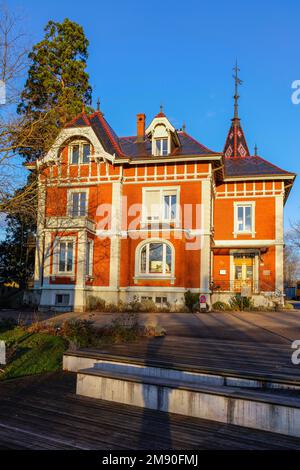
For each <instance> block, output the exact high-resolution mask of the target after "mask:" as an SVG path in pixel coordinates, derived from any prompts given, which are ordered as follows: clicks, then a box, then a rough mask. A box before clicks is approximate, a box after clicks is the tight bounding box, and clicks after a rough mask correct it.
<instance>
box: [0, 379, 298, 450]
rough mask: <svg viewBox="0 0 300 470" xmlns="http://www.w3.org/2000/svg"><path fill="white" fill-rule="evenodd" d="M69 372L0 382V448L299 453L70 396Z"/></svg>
mask: <svg viewBox="0 0 300 470" xmlns="http://www.w3.org/2000/svg"><path fill="white" fill-rule="evenodd" d="M75 379H76V377H75V374H71V373H54V374H46V375H43V376H36V377H27V378H23V379H18V380H13V381H7V382H2V383H0V449H102V450H110V449H111V450H114V449H119V450H125V449H133V450H135V449H151V450H157V449H182V450H187V449H198V450H201V449H220V450H222V449H300V439H297V438H291V437H285V436H281V435H278V434H272V433H266V432H263V431H254V430H250V429H247V428H241V427H238V426H232V425H224V424H221V423H216V422H212V421H206V420H202V419H196V418H187V417H184V416H180V415H174V414H173V415H170V414H167V413H162V412H157V411H151V410H145V409H141V408H137V407H132V406H127V405H120V404H116V403H111V402H105V401H101V400H95V399H91V398H85V397H79V396H76V395H75Z"/></svg>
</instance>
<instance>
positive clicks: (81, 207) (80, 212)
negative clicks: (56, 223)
mask: <svg viewBox="0 0 300 470" xmlns="http://www.w3.org/2000/svg"><path fill="white" fill-rule="evenodd" d="M86 196H87V195H86V192H73V191H72V192H71V211H70V213H71V214H70V215H71V216H72V217H83V216H85V215H86V213H87V210H86V209H87V197H86Z"/></svg>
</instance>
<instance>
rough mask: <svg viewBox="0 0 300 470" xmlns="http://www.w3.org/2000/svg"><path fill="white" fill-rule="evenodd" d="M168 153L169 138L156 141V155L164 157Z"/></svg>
mask: <svg viewBox="0 0 300 470" xmlns="http://www.w3.org/2000/svg"><path fill="white" fill-rule="evenodd" d="M168 153H169V152H168V138H167V137H164V138H159V139H155V155H156V156H161V157H163V156H165V155H168Z"/></svg>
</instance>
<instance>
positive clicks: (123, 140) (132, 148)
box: [119, 131, 217, 158]
mask: <svg viewBox="0 0 300 470" xmlns="http://www.w3.org/2000/svg"><path fill="white" fill-rule="evenodd" d="M177 135H178V138H179V142H180V146H179V147H175V149H174V150H173V152H172V154H171V156H178V157H179V156H184V155H209V154H215V153H217V152H213V151H212V150H210V149H208V148H207V147H205V146H204V145H202V144H200V143H199V142H197V141H196V140H195V139H193V137H191V136H189V135H188V134H186V133H185V132H182V131H178V132H177ZM119 143H120V146H121V149H122V150H123V152H124V153H125V154H126V155H128V156H129V157H131V158H139V157H152V145H151V140H150V139H149V138H147V137H146V138H145V140H144V141H143V142H137V137H136V136H131V137H120V138H119Z"/></svg>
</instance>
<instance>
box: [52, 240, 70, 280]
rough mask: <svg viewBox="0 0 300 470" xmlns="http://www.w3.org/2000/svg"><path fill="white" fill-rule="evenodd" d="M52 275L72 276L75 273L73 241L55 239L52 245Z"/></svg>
mask: <svg viewBox="0 0 300 470" xmlns="http://www.w3.org/2000/svg"><path fill="white" fill-rule="evenodd" d="M53 260H54V266H53V267H54V270H53V271H54V273H55V274H57V275H62V274H65V275H73V274H74V271H75V269H74V268H75V239H74V238H71V237H68V238H57V239H56V240H55V245H54V258H53Z"/></svg>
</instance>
